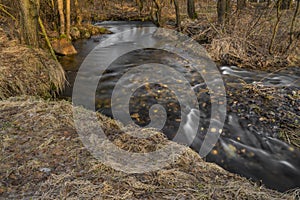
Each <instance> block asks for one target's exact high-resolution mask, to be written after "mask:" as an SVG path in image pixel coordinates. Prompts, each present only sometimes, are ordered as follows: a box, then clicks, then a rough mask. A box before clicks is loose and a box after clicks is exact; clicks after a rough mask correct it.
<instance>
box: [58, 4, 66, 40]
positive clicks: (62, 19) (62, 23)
mask: <svg viewBox="0 0 300 200" xmlns="http://www.w3.org/2000/svg"><path fill="white" fill-rule="evenodd" d="M57 8H58V13H59V21H60V24H59V27H60V29H59V33H60V35H64V34H65V30H66V29H65V15H64V1H63V0H57Z"/></svg>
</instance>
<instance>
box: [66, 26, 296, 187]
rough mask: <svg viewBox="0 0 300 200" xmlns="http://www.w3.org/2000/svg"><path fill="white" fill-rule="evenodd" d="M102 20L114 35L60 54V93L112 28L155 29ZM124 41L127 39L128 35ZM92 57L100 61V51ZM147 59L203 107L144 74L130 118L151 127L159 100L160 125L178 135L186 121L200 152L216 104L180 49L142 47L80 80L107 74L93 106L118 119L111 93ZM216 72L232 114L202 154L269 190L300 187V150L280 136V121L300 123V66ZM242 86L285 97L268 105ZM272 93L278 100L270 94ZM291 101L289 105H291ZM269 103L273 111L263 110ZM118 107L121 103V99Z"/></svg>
mask: <svg viewBox="0 0 300 200" xmlns="http://www.w3.org/2000/svg"><path fill="white" fill-rule="evenodd" d="M97 25H100V26H104V27H106V28H108V29H109V30H110V31H111V32H113V33H114V34H110V35H101V36H93V37H92V38H91V39H88V40H78V41H76V42H75V43H74V46H75V48H76V49H77V50H78V52H79V54H77V55H74V56H68V57H61V58H60V62H61V64H62V65H63V67H64V69H65V71H66V75H67V79H68V81H69V83H70V84H69V85H68V86H67V87H66V90H65V91H64V93H63V94H62V97H66V98H71V97H72V89H73V85H74V81H75V79H76V75H77V72H78V70H79V68H80V66H81V64H82V62H83V61H84V59H85V58H86V56H87V55H88V54H89V53H90V52H91V51H92V50H93V49H95V48H96V47H97V46H98V45H99V44H101V43H102V42H103V41H105V40H106V39H108V38H110V37H114V35H115V33H120V32H122V31H129V33H130V35H134V34H141V33H140V32H139V29H138V28H139V27H148V28H149V29H151V28H152V27H154V25H153V24H152V23H150V22H123V21H115V22H101V23H97ZM135 28H137V29H135ZM131 30H133V31H131ZM125 36H126V35H125ZM119 39H120V40H124V38H119ZM144 42H149V43H151V42H155V41H152V40H149V41H144ZM109 48H110V49H109V50H110V51H111V53H112V54H111V55H112V56H113V53H114V50H118V49H122V48H123V49H124V48H125V49H126V45H124V44H120V43H119V42H118V40H116V42H115V43H111V44H110V45H109ZM183 51H184V50H183ZM95 52H97V51H95ZM98 54H99V59H100V57H101V55H102V54H101V51H100V50H99V51H98ZM94 56H95V60H96V61H97V55H94ZM145 63H160V64H164V65H167V66H170V67H171V68H172V69H175V70H176V71H178V72H179V73H180V74H182V75H183V76H184V77H185V79H186V80H187V81H188V82H189V83H190V85H191V87H192V89H193V91H194V92H195V94H196V97H197V100H198V103H199V111H197V112H196V111H195V110H194V109H192V108H184V109H183V108H182V107H181V104H180V102H179V100H178V99H177V98H176V97H177V96H176V94H175V93H174V92H173V91H172V90H171V89H169V88H167V87H165V86H164V84H159V83H153V82H151V81H148V80H147V78H146V79H145V83H144V84H142V85H140V87H139V88H137V89H136V90H135V91H133V93H132V96H131V98H130V100H129V106H128V108H129V112H130V116H131V118H132V120H133V121H134V122H135V123H136V124H137V125H139V126H142V127H145V126H148V125H149V124H151V114H150V117H149V112H150V111H155V110H153V109H154V108H153V105H157V104H159V105H161V106H163V107H164V109H165V111H164V112H161V113H160V112H159V115H162V116H165V117H166V121H165V122H164V123H163V124H159V125H157V126H156V128H158V127H159V128H160V129H161V130H162V132H163V133H164V134H165V135H166V136H167V137H168V138H169V139H173V138H174V137H175V135H174V133H176V131H177V129H178V128H179V127H180V124H183V126H182V127H183V132H184V133H185V134H186V136H187V138H189V135H188V134H190V132H189V130H190V129H191V128H195V127H198V131H197V133H195V135H194V137H195V138H193V141H192V143H191V144H190V147H191V148H192V149H193V150H195V151H197V152H199V150H200V147H201V146H202V145H203V140H204V138H205V134H206V132H207V130H208V129H209V124H210V118H211V109H212V104H211V99H210V92H209V90H208V87H207V85H206V83H205V81H204V79H203V77H202V76H201V74H199V73H197V71H195V70H193V69H192V68H190V67H188V63H187V62H186V61H185V60H184V59H182V58H181V57H178V56H176V55H175V54H172V53H169V52H166V51H162V50H159V49H153V48H147V49H140V50H135V51H132V52H130V53H127V54H126V55H122V56H120V57H119V58H118V59H117V60H115V61H114V62H113V63H112V64H111V65H110V66H109V68H108V69H106V70H105V71H101V70H100V69H98V68H97V67H96V68H95V67H93V68H90V69H89V70H90V72H89V73H87V75H86V77H83V78H86V79H93V78H95V77H99V74H100V73H102V77H101V79H100V81H99V83H98V86H97V89H96V94H94V95H95V102H96V105H95V109H96V110H97V111H98V112H100V113H102V114H104V115H107V116H109V117H114V115H113V111H112V109H111V107H112V104H111V98H112V96H113V95H114V94H113V91H114V88H115V86H116V84H118V81H119V80H120V79H121V78H122V76H124V75H126V73H127V72H128V71H129V70H131V69H133V68H135V67H137V66H139V65H142V64H145ZM218 70H219V73H220V74H221V75H222V79H223V81H224V85H225V88H226V93H227V106H226V108H227V111H226V112H227V114H226V118H225V123H224V127H223V129H222V133H221V135H220V137H219V139H218V141H217V143H216V145H215V146H214V148H213V150H212V151H210V153H209V154H208V155H207V156H206V157H205V158H204V159H205V160H206V161H208V162H214V163H216V164H218V165H220V166H221V167H223V168H224V169H226V170H228V171H230V172H233V173H237V174H240V175H242V176H245V177H247V178H250V179H252V180H253V181H257V182H260V181H262V183H263V184H264V185H266V186H267V187H269V188H272V189H276V190H279V191H286V190H289V189H292V188H296V187H300V152H299V150H298V149H297V148H295V147H292V146H290V145H289V144H287V143H285V142H283V141H281V140H280V139H278V136H279V130H280V127H281V124H280V123H289V124H292V125H293V124H294V125H295V127H296V126H298V127H299V123H300V101H299V98H296V96H297V95H300V93H299V91H300V69H299V67H291V68H286V69H282V70H280V71H277V72H274V73H268V72H261V71H250V70H245V69H241V68H238V67H235V66H219V67H218ZM153 73H160V76H158V77H161V76H162V77H166V78H168V79H172V77H170V76H169V74H163V73H164V71H163V70H162V71H160V70H155V71H153ZM137 74H143V71H142V70H141V71H137ZM91 76H92V77H91ZM132 78H134V77H132V76H130V75H129V76H128V77H127V79H128V80H125V81H124V82H123V87H124V88H126V87H131V85H130V84H131V83H130V81H129V79H132ZM174 81H176V78H174ZM245 85H251V86H252V87H253V88H256V87H257V88H266V90H268V91H273V92H274V93H276V95H277V96H280V98H279V101H277V103H278V105H275V104H274V105H267V104H268V103H264V102H261V101H264V100H262V98H260V97H257V98H256V96H255V95H256V94H252V95H251V94H249V96H247V95H248V94H247V93H246V94H244V93H242V92H239V91H240V90H243V87H244V86H245ZM87 91H88V89H87ZM266 92H267V91H266ZM87 95H89V93H88V92H87V94H84V93H83V94H82V96H83V98H84V97H86V96H87ZM239 95H241V96H239ZM274 95H275V94H274ZM291 98H292V100H291V101H290V99H291ZM270 99H273V98H272V97H270ZM290 102H292V103H291V104H289V103H290ZM275 103H276V101H275ZM271 104H272V103H271ZM264 105H266V107H265V108H264V107H262V106H264ZM270 108H272V110H266V109H270ZM117 109H120V110H121V109H123V108H122V105H120V107H119V108H117ZM158 110H159V109H158ZM255 110H262V112H263V113H267V114H266V116H268V117H270V115H272V116H273V118H274V121H268V122H265V120H264V119H263V118H262V116H259V115H258V114H257V112H255ZM182 112H184V114H182ZM282 113H292V114H293V117H290V118H288V120H289V121H287V122H284V120H287V118H285V119H284V115H283V114H282ZM152 114H153V113H152ZM278 120H279V121H278ZM295 131H297V130H295ZM192 134H194V133H192ZM184 143H185V142H183V144H184Z"/></svg>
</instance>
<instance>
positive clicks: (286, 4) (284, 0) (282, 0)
mask: <svg viewBox="0 0 300 200" xmlns="http://www.w3.org/2000/svg"><path fill="white" fill-rule="evenodd" d="M278 4H279V5H280V4H281V5H280V8H281V9H282V10H288V9H290V7H291V4H292V0H278Z"/></svg>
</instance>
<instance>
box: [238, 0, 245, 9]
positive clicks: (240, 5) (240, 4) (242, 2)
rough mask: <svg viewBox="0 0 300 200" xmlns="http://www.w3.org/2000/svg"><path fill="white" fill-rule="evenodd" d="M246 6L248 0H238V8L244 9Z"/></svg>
mask: <svg viewBox="0 0 300 200" xmlns="http://www.w3.org/2000/svg"><path fill="white" fill-rule="evenodd" d="M245 7H246V0H237V9H238V10H243V9H244V8H245Z"/></svg>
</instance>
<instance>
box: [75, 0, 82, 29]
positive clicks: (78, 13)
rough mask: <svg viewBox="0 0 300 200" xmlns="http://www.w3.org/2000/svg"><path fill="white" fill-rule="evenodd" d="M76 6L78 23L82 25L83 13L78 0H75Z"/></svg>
mask: <svg viewBox="0 0 300 200" xmlns="http://www.w3.org/2000/svg"><path fill="white" fill-rule="evenodd" d="M74 6H75V13H76V25H77V26H78V25H79V26H80V25H81V21H82V15H81V10H80V7H79V3H78V0H74Z"/></svg>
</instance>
